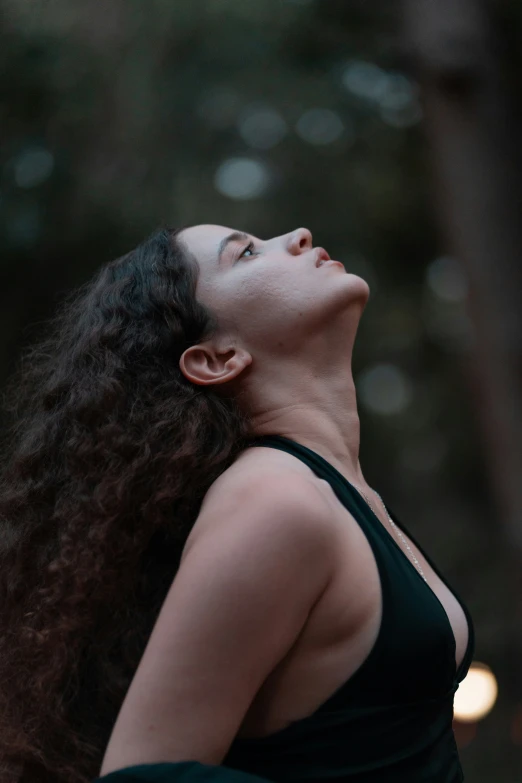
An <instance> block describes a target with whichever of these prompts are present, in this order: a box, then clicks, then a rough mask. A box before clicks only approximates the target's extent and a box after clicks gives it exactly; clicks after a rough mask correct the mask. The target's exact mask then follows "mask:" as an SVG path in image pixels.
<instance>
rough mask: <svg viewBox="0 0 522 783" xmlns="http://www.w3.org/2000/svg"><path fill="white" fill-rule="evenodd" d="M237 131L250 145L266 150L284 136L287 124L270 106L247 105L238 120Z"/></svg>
mask: <svg viewBox="0 0 522 783" xmlns="http://www.w3.org/2000/svg"><path fill="white" fill-rule="evenodd" d="M238 129H239V133H240V134H241V137H242V138H243V140H244V141H245V142H246V144H248V145H249V146H250V147H254V148H256V149H260V150H268V149H270V148H271V147H275V146H276V144H279V142H280V141H281V140H282V139H283V138H284V137H285V136H286V134H287V132H288V126H287V124H286V122H285V120H284V119H283V117H282V116H281V115H280V114H279V112H277V111H276V110H275V109H272V108H271V107H270V106H250V107H247V108H246V109H245V110H244V112H243V113H242V116H241V117H240V119H239V122H238Z"/></svg>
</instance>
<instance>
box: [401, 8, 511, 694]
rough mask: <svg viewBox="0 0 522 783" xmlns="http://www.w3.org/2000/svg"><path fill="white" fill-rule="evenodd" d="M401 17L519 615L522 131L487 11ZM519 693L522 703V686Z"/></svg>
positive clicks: (432, 11) (427, 11) (410, 12)
mask: <svg viewBox="0 0 522 783" xmlns="http://www.w3.org/2000/svg"><path fill="white" fill-rule="evenodd" d="M402 8H403V19H404V23H405V28H406V42H407V48H408V52H409V54H410V55H411V59H412V62H413V65H414V68H415V71H416V76H417V78H418V79H419V81H420V84H421V87H422V93H423V106H424V111H425V128H426V133H427V135H428V140H429V143H430V149H431V153H432V157H433V164H434V165H433V169H434V177H435V183H436V192H437V206H438V208H439V212H440V216H441V223H442V228H443V231H444V232H445V236H446V240H447V242H448V244H449V249H450V252H452V253H453V254H454V256H455V257H456V258H458V259H459V260H460V261H461V262H462V263H463V264H464V266H465V269H466V272H467V276H468V280H469V283H470V297H469V315H470V317H471V319H472V322H473V326H474V334H475V340H474V345H473V348H472V350H471V354H470V359H469V369H470V397H472V398H473V401H474V404H475V406H476V411H477V415H478V419H479V426H480V429H481V431H482V435H483V440H484V443H485V458H486V464H487V467H488V470H489V475H490V477H491V482H492V486H491V489H492V492H493V495H494V497H495V499H496V501H497V507H498V511H499V522H500V523H501V524H500V525H499V526H498V532H499V534H503V535H504V537H505V540H506V541H507V543H508V544H509V551H510V554H511V556H512V557H513V565H514V572H513V575H514V579H513V585H514V590H515V591H516V595H514V596H513V598H514V601H515V602H518V606H519V607H520V606H522V601H521V595H520V587H521V584H520V581H519V578H520V577H519V574H520V564H521V563H522V166H521V160H520V139H521V138H522V133H521V128H520V127H519V124H518V118H517V112H515V111H512V109H513V105H512V102H511V101H510V98H509V97H508V94H507V90H506V88H505V83H504V81H503V79H502V75H501V68H500V66H499V58H498V57H497V56H496V46H495V40H494V37H493V32H492V31H493V28H492V23H491V20H490V19H489V18H488V13H487V11H488V8H487V4H486V3H485V2H480V0H402ZM518 618H519V621H520V620H521V618H522V612H518ZM521 625H522V623H521ZM514 633H515V636H516V637H517V638H516V640H514V642H515V650H516V649H518V652H519V653H522V630H521V628H516V629H514ZM521 660H522V658H521ZM519 666H520V662H519V664H518V666H517V667H516V668H517V669H518V668H519ZM516 690H517V691H518V696H519V697H522V680H519V681H518V684H517V688H516Z"/></svg>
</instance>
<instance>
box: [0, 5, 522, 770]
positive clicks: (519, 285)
mask: <svg viewBox="0 0 522 783" xmlns="http://www.w3.org/2000/svg"><path fill="white" fill-rule="evenodd" d="M0 13H1V15H2V27H1V30H2V32H1V33H0V62H1V64H2V66H3V67H2V68H1V73H0V82H1V98H0V100H1V102H0V120H1V127H2V135H3V142H2V149H1V158H2V175H1V191H0V221H1V233H0V247H1V261H0V281H1V283H0V286H1V297H2V299H1V306H0V326H1V328H0V384H3V383H5V381H6V379H7V378H8V376H9V375H10V373H11V372H12V370H13V368H14V366H15V363H16V361H17V358H18V355H19V352H20V349H21V348H22V346H25V345H27V344H30V343H31V342H32V341H33V340H36V339H38V337H39V336H40V334H41V333H42V330H44V329H45V320H46V319H47V318H48V317H49V316H50V315H52V313H53V312H54V310H55V307H56V305H57V304H58V303H59V301H60V299H61V297H62V296H63V294H64V293H65V292H66V291H68V290H69V289H70V288H71V287H74V286H76V285H79V284H81V283H82V282H84V281H86V280H87V279H88V278H89V277H90V276H91V275H92V274H93V272H94V271H95V270H96V269H97V268H98V267H99V266H100V265H102V264H104V263H105V262H107V261H109V260H110V259H112V258H114V257H116V256H118V255H121V254H123V253H124V252H126V251H127V250H129V249H130V248H131V247H133V246H134V245H135V244H137V243H138V242H139V241H140V240H141V239H143V238H144V237H145V236H146V235H147V234H149V233H150V232H151V231H153V230H154V229H155V228H156V227H157V226H158V225H160V224H167V225H171V226H175V225H180V224H194V223H218V224H222V225H225V226H230V227H233V228H239V229H243V230H246V231H248V232H251V233H253V234H255V235H257V236H259V237H262V238H263V237H266V238H268V237H271V236H275V235H277V234H281V233H284V232H287V231H290V230H292V229H294V228H297V227H299V226H306V227H307V228H309V229H310V230H311V231H312V233H313V237H314V244H315V245H323V246H324V247H326V248H327V250H328V252H329V253H330V255H331V256H332V257H333V258H337V259H340V260H342V261H343V262H344V263H345V265H346V268H347V269H348V270H349V271H352V272H355V273H358V274H361V275H362V276H363V277H365V279H366V280H368V282H369V284H370V288H371V292H372V294H371V299H370V301H369V304H368V306H367V309H366V312H365V314H364V317H363V321H362V324H361V327H360V331H359V336H358V343H357V347H356V355H355V360H354V374H355V380H356V385H357V389H358V400H359V409H360V416H361V425H362V445H361V462H362V465H363V469H364V471H365V475H366V476H367V479H368V481H369V482H370V483H372V484H373V485H374V486H375V487H377V488H378V489H379V491H380V492H381V494H382V495H383V496H384V497H385V499H387V501H388V502H389V504H390V505H391V507H392V508H393V509H394V510H395V511H396V513H398V514H399V516H400V518H401V519H402V520H403V521H404V522H405V524H406V525H407V526H408V527H410V528H411V530H412V532H413V534H414V535H415V537H417V538H418V539H419V540H420V541H421V543H422V544H423V545H424V546H425V547H426V548H427V550H428V552H429V553H430V555H432V556H433V558H434V559H435V561H436V562H437V563H438V565H439V567H440V568H441V569H442V571H443V573H444V574H445V576H446V577H447V578H448V579H449V581H450V582H451V583H452V584H453V585H454V587H455V588H456V590H457V592H458V593H459V594H460V595H461V596H462V598H463V599H464V600H465V601H466V603H467V604H468V606H469V608H470V610H471V612H472V614H473V617H474V619H475V625H476V634H477V642H476V653H475V658H476V660H477V661H480V662H483V663H485V664H487V665H488V666H489V667H490V668H491V669H492V671H493V672H494V674H495V676H496V678H497V681H498V688H499V690H498V699H497V701H496V703H495V706H494V708H493V710H492V711H491V712H490V713H489V714H488V715H487V716H486V717H484V718H483V719H482V720H480V721H479V722H478V723H476V724H459V723H458V722H456V724H455V730H456V736H457V739H458V744H459V746H460V753H461V758H462V763H463V767H464V771H465V774H466V780H469V781H470V782H471V783H493V781H494V783H514V782H515V781H518V780H521V779H522V631H521V628H522V612H521V609H520V607H521V595H520V591H521V587H522V585H521V582H520V560H521V552H522V480H521V477H522V446H521V444H522V422H521V412H520V411H521V407H520V401H521V399H522V397H521V388H520V387H521V384H522V324H521V319H522V314H521V310H522V308H521V301H522V296H521V294H522V282H521V266H522V265H521V262H520V259H521V251H522V237H521V226H522V220H521V218H522V211H521V203H522V198H521V193H522V189H521V184H520V174H521V172H522V165H521V161H520V150H519V147H520V140H521V138H522V134H521V132H520V130H521V120H520V115H521V111H520V110H521V100H520V93H521V87H522V58H521V55H520V51H519V49H520V39H521V35H522V4H520V3H519V2H517V0H509V1H508V0H504V1H500V0H499V1H497V2H478V0H438V2H434V1H433V0H404V2H399V0H388V1H387V2H378V1H377V0H376V1H375V2H372V3H369V2H362V0H359V1H358V0H315V2H313V0H300V1H298V0H293V1H292V2H290V0H287V1H286V2H285V1H284V0H208V1H207V2H199V0H174V1H173V0H147V2H138V0H108V1H107V2H100V0H82V2H81V3H80V2H74V0H47V2H37V1H36V0H34V1H33V2H31V1H29V0H0ZM348 741H349V738H348Z"/></svg>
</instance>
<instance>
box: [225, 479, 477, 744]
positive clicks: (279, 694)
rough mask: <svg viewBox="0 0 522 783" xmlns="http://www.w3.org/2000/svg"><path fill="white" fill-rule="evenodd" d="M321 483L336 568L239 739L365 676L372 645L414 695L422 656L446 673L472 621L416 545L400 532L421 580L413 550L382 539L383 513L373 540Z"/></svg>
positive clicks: (300, 714)
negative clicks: (423, 576) (330, 526)
mask: <svg viewBox="0 0 522 783" xmlns="http://www.w3.org/2000/svg"><path fill="white" fill-rule="evenodd" d="M320 483H321V484H322V485H323V487H322V489H323V491H324V496H325V502H327V503H328V504H329V506H330V509H331V516H330V518H331V525H332V536H334V537H335V547H336V552H337V562H336V570H335V575H334V578H333V579H332V582H331V584H330V587H329V588H328V590H327V591H326V592H325V593H324V594H323V596H322V598H321V600H320V601H319V602H318V604H317V605H316V606H315V608H314V610H313V612H312V613H311V615H310V617H309V619H308V622H307V624H306V626H305V628H304V629H303V632H302V634H301V636H300V637H299V639H298V640H297V642H296V644H295V645H294V646H293V648H292V649H291V650H290V651H289V653H288V654H287V656H286V657H285V659H283V661H281V662H280V664H279V665H278V666H277V667H276V669H275V670H274V671H273V672H272V673H271V674H270V675H269V677H268V678H267V680H266V681H265V683H264V684H263V686H262V688H261V689H260V691H259V692H258V694H257V696H256V698H255V700H254V702H253V703H252V705H251V707H250V709H249V711H248V713H247V715H246V716H245V720H244V721H243V724H242V726H241V730H240V732H239V735H238V736H240V737H241V736H243V737H256V736H266V735H267V734H271V733H273V732H274V731H278V730H280V729H282V728H285V727H286V726H288V725H289V724H290V723H292V722H294V721H297V720H301V719H303V718H306V717H309V716H310V715H311V714H313V713H314V712H315V710H317V709H318V708H319V707H321V706H322V705H323V704H324V703H325V702H326V701H327V700H329V699H330V698H331V697H332V696H333V694H335V693H336V692H337V691H338V690H339V689H340V688H341V687H343V686H345V684H347V683H348V682H350V681H353V680H355V679H356V678H359V681H361V675H364V673H365V666H366V664H369V663H370V662H372V661H371V658H372V656H374V653H376V652H379V653H380V654H381V655H383V656H384V660H382V663H381V664H380V667H379V671H380V672H381V673H384V672H387V675H386V676H388V678H389V683H388V684H389V686H390V687H391V688H393V687H397V688H401V677H403V678H404V679H405V685H404V688H405V690H406V691H408V689H409V688H411V689H412V692H413V693H414V692H415V684H416V682H417V680H416V678H419V677H421V678H422V676H423V673H422V670H420V671H419V664H420V665H421V666H422V661H423V660H425V663H426V667H429V666H430V665H433V662H435V664H436V663H437V659H438V658H440V659H441V662H443V663H444V665H445V666H446V667H447V677H451V676H452V674H453V670H454V668H455V669H456V668H457V667H458V666H459V665H460V663H461V661H462V659H463V657H464V654H465V651H466V647H467V642H468V628H467V622H466V617H465V614H464V612H463V610H462V607H461V606H460V604H459V603H458V602H457V600H456V599H455V597H454V596H453V594H452V593H451V592H450V590H449V589H448V588H447V587H446V585H445V584H444V583H443V582H442V580H441V579H440V578H439V577H438V576H437V574H436V573H435V572H434V571H433V569H432V568H431V567H430V565H429V564H428V563H427V561H426V560H425V558H424V557H423V556H422V554H421V553H420V552H419V551H418V549H417V547H415V546H414V544H413V542H411V541H410V540H409V539H408V538H407V537H406V536H405V538H406V540H407V542H408V544H409V546H410V547H411V550H412V552H413V553H414V554H415V556H416V557H417V559H418V561H419V563H420V565H421V568H422V570H423V572H424V575H425V577H426V579H427V582H428V585H427V587H426V586H425V585H424V584H423V583H422V581H421V579H420V577H419V576H418V575H417V574H416V573H415V572H414V570H413V569H414V565H413V564H412V563H411V562H407V560H408V557H410V556H411V554H410V553H408V551H407V550H406V549H403V547H402V542H401V541H400V539H399V540H398V541H397V542H393V539H391V538H390V539H389V540H388V539H387V538H386V536H390V532H389V531H388V528H387V527H386V526H385V521H386V520H385V519H384V521H383V520H381V519H380V518H379V521H377V520H374V525H379V524H382V525H383V526H384V527H383V530H378V529H377V532H376V538H375V540H373V546H372V542H371V541H370V538H371V536H370V537H368V535H367V531H366V532H365V531H363V529H362V527H361V525H360V524H359V523H358V522H357V521H356V520H355V519H354V517H353V516H352V515H351V514H350V513H349V512H348V511H347V509H346V508H345V507H344V505H343V504H342V503H341V502H340V501H339V500H338V498H337V497H336V496H335V494H334V493H333V491H332V490H331V488H330V486H329V485H328V484H327V482H324V481H320ZM324 485H326V486H324ZM392 532H393V529H392ZM403 535H404V534H403ZM379 536H380V542H379V544H378V545H377V546H376V543H375V542H376V541H379ZM375 549H377V552H376V551H375ZM399 582H400V584H399ZM430 591H431V592H430ZM377 647H379V651H377V650H376V649H374V648H377ZM397 665H398V666H399V669H400V671H398V670H397ZM439 668H440V667H439ZM409 670H410V671H411V677H409ZM367 673H368V672H367ZM383 676H384V675H383ZM394 676H395V677H396V678H397V679H396V681H395V682H392V678H393V677H394ZM374 681H375V678H374ZM354 684H355V683H354ZM403 692H404V689H403Z"/></svg>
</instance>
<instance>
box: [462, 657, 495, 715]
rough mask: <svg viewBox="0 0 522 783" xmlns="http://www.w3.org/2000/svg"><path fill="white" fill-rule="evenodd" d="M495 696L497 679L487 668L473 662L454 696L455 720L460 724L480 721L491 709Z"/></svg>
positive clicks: (482, 664) (483, 664)
mask: <svg viewBox="0 0 522 783" xmlns="http://www.w3.org/2000/svg"><path fill="white" fill-rule="evenodd" d="M497 694H498V685H497V679H496V677H495V675H494V674H493V672H492V671H491V669H490V668H489V666H487V665H486V664H485V663H480V662H479V661H473V663H472V664H471V666H470V668H469V672H468V674H467V676H466V677H465V678H464V680H463V681H462V682H461V683H460V685H459V688H458V690H457V692H456V694H455V699H454V702H453V705H454V716H455V718H456V719H457V720H459V721H461V722H462V723H473V722H475V721H477V720H481V719H482V718H484V717H485V716H486V715H487V714H488V713H489V712H491V710H492V709H493V707H494V705H495V701H496V699H497Z"/></svg>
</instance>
